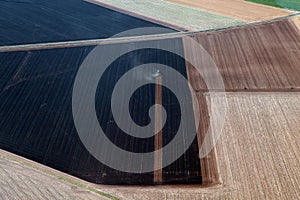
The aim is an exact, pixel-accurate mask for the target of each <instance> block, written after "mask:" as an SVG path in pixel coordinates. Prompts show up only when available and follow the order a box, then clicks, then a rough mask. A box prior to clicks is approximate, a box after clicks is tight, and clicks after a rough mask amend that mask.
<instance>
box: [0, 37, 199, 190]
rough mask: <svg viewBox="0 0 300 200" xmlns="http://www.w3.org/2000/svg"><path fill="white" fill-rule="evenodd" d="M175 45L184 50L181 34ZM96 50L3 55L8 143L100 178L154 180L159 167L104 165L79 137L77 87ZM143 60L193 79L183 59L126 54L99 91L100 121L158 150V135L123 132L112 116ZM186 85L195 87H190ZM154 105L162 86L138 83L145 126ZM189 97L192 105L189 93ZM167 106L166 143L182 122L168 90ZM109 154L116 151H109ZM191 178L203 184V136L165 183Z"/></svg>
mask: <svg viewBox="0 0 300 200" xmlns="http://www.w3.org/2000/svg"><path fill="white" fill-rule="evenodd" d="M168 44H169V45H171V46H175V47H176V48H178V47H181V49H182V51H183V48H182V41H181V39H171V40H169V41H168ZM93 48H94V47H93V46H87V47H78V48H64V49H50V50H34V51H18V52H7V53H0V63H1V68H0V70H1V72H0V74H1V77H0V80H1V82H0V148H2V149H5V150H8V151H10V152H14V153H16V154H18V155H21V156H24V157H26V158H30V159H32V160H35V161H37V162H40V163H42V164H45V165H48V166H51V167H54V168H56V169H59V170H61V171H63V172H67V173H69V174H72V175H75V176H77V177H80V178H83V179H85V180H89V181H91V182H95V183H106V184H153V183H154V179H153V173H148V174H129V173H123V172H119V171H117V170H113V169H111V168H109V167H107V166H105V165H103V164H101V163H100V162H98V161H97V160H96V159H95V158H94V157H92V156H91V155H90V154H89V152H88V151H87V150H86V149H85V147H84V146H83V144H82V143H81V141H80V139H79V136H78V134H77V131H76V129H75V126H74V122H73V116H72V88H73V84H74V79H75V75H76V72H77V70H78V68H79V66H80V64H81V63H82V61H83V60H84V58H85V57H86V56H87V54H88V53H89V52H90V51H91V50H92V49H93ZM102 48H105V45H103V46H102ZM143 63H161V64H165V65H167V66H173V67H174V69H176V70H177V71H178V72H180V73H181V74H182V75H184V76H185V77H186V68H185V61H184V60H183V59H182V58H179V57H177V56H176V55H174V54H172V53H170V52H165V51H161V50H151V49H143V50H139V51H133V52H130V53H128V54H125V55H124V56H121V57H120V58H118V59H117V60H116V61H115V62H113V63H112V64H111V66H110V67H109V68H108V69H107V70H106V71H105V73H104V75H103V76H102V78H101V80H100V82H99V85H98V90H97V94H96V105H95V106H96V111H97V115H98V121H99V123H100V125H101V127H102V128H103V130H104V131H105V132H106V135H107V137H108V138H109V139H110V140H111V141H112V142H113V143H114V144H115V145H117V146H119V147H121V148H123V149H125V150H128V151H132V152H150V151H154V137H151V138H147V139H137V138H134V137H131V136H129V135H127V134H126V133H124V132H122V131H121V130H120V129H119V128H118V126H117V125H116V123H115V121H114V119H113V116H112V114H111V110H110V100H111V94H112V91H113V88H114V85H115V84H116V83H117V81H118V80H119V78H120V77H121V76H122V75H123V74H124V73H125V72H127V71H128V70H130V69H131V68H133V67H135V66H138V65H141V64H143ZM137 78H147V77H137ZM178 87H181V89H182V90H188V87H187V85H186V86H184V85H180V86H178ZM119 97H120V98H122V94H120V96H119ZM154 103H155V85H146V86H143V87H141V88H140V89H138V90H137V91H136V92H135V93H134V95H133V96H132V98H131V101H130V106H129V109H130V113H131V115H132V119H133V120H134V121H135V122H136V123H137V124H139V125H147V124H148V123H149V116H148V110H149V108H150V107H151V106H152V105H153V104H154ZM186 103H187V104H189V103H190V106H192V102H191V100H189V98H188V97H187V99H186ZM162 105H163V106H164V107H165V109H166V111H167V115H168V119H167V122H166V125H165V126H164V128H163V130H162V134H163V139H162V144H163V145H166V144H168V142H169V141H170V140H171V139H172V138H173V137H174V135H175V134H176V132H177V129H178V126H179V124H180V118H179V117H180V106H179V104H178V101H177V99H176V97H175V96H174V95H173V94H172V93H171V92H170V91H169V90H167V89H166V88H162ZM188 123H192V124H190V125H187V127H186V131H187V132H189V131H195V130H191V127H192V128H193V127H194V126H193V123H194V122H193V120H192V121H189V122H188ZM174 151H175V149H174ZM106 153H107V156H112V157H113V154H112V152H111V151H110V150H109V149H108V150H107V152H106ZM129 163H130V162H129ZM190 182H193V183H194V182H196V183H201V171H200V160H199V158H198V147H197V141H196V138H195V141H194V143H193V145H192V146H191V147H190V149H189V150H188V151H187V152H186V153H185V154H184V155H183V156H182V157H181V158H180V159H178V160H177V161H176V162H174V163H173V164H171V165H170V166H168V167H166V168H164V169H163V173H162V183H190Z"/></svg>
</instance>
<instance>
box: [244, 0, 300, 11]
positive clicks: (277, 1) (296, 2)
mask: <svg viewBox="0 0 300 200" xmlns="http://www.w3.org/2000/svg"><path fill="white" fill-rule="evenodd" d="M246 1H251V2H254V3H259V4H265V5H268V6H273V7H278V8H286V9H291V10H298V11H300V0H246Z"/></svg>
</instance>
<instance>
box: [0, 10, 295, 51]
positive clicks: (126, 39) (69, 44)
mask: <svg viewBox="0 0 300 200" xmlns="http://www.w3.org/2000/svg"><path fill="white" fill-rule="evenodd" d="M296 16H300V12H298V13H295V14H291V15H288V16H285V17H279V18H274V19H271V20H266V21H261V22H253V23H248V24H244V25H237V26H230V27H225V28H218V29H209V30H201V31H190V32H175V33H163V34H152V35H142V36H130V37H117V38H106V39H90V40H74V41H64V42H49V43H36V44H22V45H7V46H0V53H1V52H14V51H29V50H43V49H56V48H69V47H83V46H97V45H106V44H118V43H130V42H142V41H153V40H161V39H176V38H182V37H183V36H192V35H195V34H198V33H209V32H212V33H213V32H217V31H225V30H232V29H238V28H247V27H251V26H255V25H262V24H268V23H272V22H276V21H281V20H285V19H291V18H292V17H296Z"/></svg>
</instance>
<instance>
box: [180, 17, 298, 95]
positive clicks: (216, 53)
mask: <svg viewBox="0 0 300 200" xmlns="http://www.w3.org/2000/svg"><path fill="white" fill-rule="evenodd" d="M192 37H193V38H195V39H196V40H197V41H198V42H199V43H200V44H201V45H202V46H203V47H204V48H205V50H206V51H207V52H208V53H209V54H210V55H211V57H212V59H213V60H214V62H215V63H216V65H217V66H218V68H219V71H220V73H221V74H222V77H223V79H224V84H225V88H226V90H228V91H232V90H244V89H249V90H268V91H273V90H275V91H277V90H286V91H289V90H291V89H298V88H299V87H300V80H299V73H300V67H299V63H300V37H299V30H298V29H297V27H296V26H295V24H294V23H292V22H291V20H280V21H274V22H270V23H266V24H260V25H249V26H245V27H241V28H234V29H230V30H223V31H216V32H208V33H199V34H195V35H192ZM185 49H186V51H188V52H187V53H190V52H192V50H191V49H190V48H189V47H188V46H186V47H185ZM194 56H196V55H194ZM200 64H205V63H200ZM188 70H191V72H190V74H191V75H192V74H195V72H194V69H193V68H190V67H188ZM212 78H213V77H212ZM190 80H191V82H192V84H193V85H194V87H195V88H196V89H197V90H202V89H205V88H206V86H205V84H204V83H203V81H201V78H200V76H191V79H190ZM214 89H220V88H214Z"/></svg>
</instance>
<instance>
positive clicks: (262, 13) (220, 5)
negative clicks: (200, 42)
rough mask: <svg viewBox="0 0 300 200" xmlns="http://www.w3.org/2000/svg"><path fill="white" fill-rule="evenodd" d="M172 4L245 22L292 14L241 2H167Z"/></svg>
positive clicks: (206, 0)
mask: <svg viewBox="0 0 300 200" xmlns="http://www.w3.org/2000/svg"><path fill="white" fill-rule="evenodd" d="M167 1H169V2H172V3H177V4H180V5H184V6H188V7H192V8H196V9H200V10H205V11H208V12H211V13H215V14H219V15H223V16H228V17H232V18H235V19H240V20H245V21H248V22H254V21H263V20H269V19H273V18H278V17H283V16H286V15H289V14H291V13H292V12H290V11H287V10H283V9H279V8H274V7H270V6H265V5H260V4H254V3H251V2H246V1H242V0H218V1H211V0H167Z"/></svg>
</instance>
